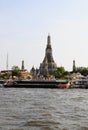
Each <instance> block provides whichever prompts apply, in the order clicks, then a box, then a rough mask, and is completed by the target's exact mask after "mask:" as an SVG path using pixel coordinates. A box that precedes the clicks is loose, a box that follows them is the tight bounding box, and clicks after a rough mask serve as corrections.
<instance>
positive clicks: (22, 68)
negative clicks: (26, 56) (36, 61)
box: [21, 60, 24, 71]
mask: <svg viewBox="0 0 88 130" xmlns="http://www.w3.org/2000/svg"><path fill="white" fill-rule="evenodd" d="M21 70H23V71H24V60H22V67H21Z"/></svg>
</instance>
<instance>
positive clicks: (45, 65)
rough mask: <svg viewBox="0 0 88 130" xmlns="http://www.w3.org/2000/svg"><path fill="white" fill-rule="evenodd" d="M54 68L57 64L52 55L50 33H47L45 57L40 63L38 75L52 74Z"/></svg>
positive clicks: (46, 75)
mask: <svg viewBox="0 0 88 130" xmlns="http://www.w3.org/2000/svg"><path fill="white" fill-rule="evenodd" d="M56 69H57V65H56V63H55V61H54V59H53V55H52V47H51V37H50V35H48V37H47V46H46V50H45V57H44V59H43V62H42V63H41V64H40V67H39V75H43V76H44V77H48V76H50V75H54V72H55V70H56Z"/></svg>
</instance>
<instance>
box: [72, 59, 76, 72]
mask: <svg viewBox="0 0 88 130" xmlns="http://www.w3.org/2000/svg"><path fill="white" fill-rule="evenodd" d="M75 71H76V66H75V60H73V72H75Z"/></svg>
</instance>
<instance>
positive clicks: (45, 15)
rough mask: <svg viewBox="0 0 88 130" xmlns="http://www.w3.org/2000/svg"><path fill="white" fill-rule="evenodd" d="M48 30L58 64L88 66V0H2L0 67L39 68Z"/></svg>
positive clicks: (68, 68)
mask: <svg viewBox="0 0 88 130" xmlns="http://www.w3.org/2000/svg"><path fill="white" fill-rule="evenodd" d="M48 34H50V36H51V46H52V51H53V52H52V53H53V58H54V60H55V62H56V64H57V66H58V67H60V66H63V67H64V68H65V70H68V71H71V70H72V65H73V60H75V62H76V66H77V67H81V66H82V67H88V61H87V56H88V0H0V70H5V69H6V65H7V54H8V69H11V68H12V66H14V65H16V66H18V67H19V68H21V64H22V60H24V65H25V68H26V69H27V70H28V71H30V69H31V68H32V67H33V66H34V67H35V68H39V66H40V63H41V62H42V61H43V59H44V56H45V48H46V45H47V36H48Z"/></svg>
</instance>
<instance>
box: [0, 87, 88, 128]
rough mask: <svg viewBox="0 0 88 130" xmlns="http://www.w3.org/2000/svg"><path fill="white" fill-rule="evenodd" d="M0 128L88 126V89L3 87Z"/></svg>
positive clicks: (1, 90)
mask: <svg viewBox="0 0 88 130" xmlns="http://www.w3.org/2000/svg"><path fill="white" fill-rule="evenodd" d="M0 130H88V89H38V88H34V89H32V88H0Z"/></svg>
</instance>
